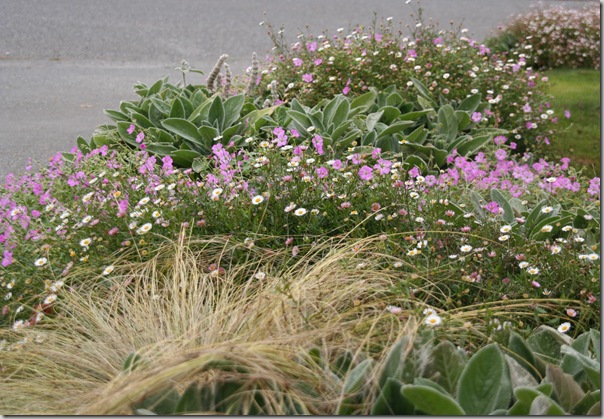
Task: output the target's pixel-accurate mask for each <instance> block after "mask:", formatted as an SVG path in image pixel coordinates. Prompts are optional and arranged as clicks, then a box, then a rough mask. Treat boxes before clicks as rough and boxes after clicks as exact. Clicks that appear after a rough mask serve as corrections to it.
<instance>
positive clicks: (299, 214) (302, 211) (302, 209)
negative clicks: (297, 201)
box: [294, 208, 306, 217]
mask: <svg viewBox="0 0 604 419" xmlns="http://www.w3.org/2000/svg"><path fill="white" fill-rule="evenodd" d="M294 214H296V215H297V216H298V217H301V216H303V215H304V214H306V209H305V208H298V209H297V210H296V211H294Z"/></svg>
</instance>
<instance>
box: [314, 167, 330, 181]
mask: <svg viewBox="0 0 604 419" xmlns="http://www.w3.org/2000/svg"><path fill="white" fill-rule="evenodd" d="M315 172H316V173H317V177H318V178H319V179H323V178H326V177H327V176H328V175H329V172H328V170H327V169H326V168H325V167H323V166H321V167H319V168H318V169H316V170H315Z"/></svg>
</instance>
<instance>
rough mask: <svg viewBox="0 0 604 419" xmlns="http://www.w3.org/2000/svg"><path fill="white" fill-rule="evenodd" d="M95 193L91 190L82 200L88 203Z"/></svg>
mask: <svg viewBox="0 0 604 419" xmlns="http://www.w3.org/2000/svg"><path fill="white" fill-rule="evenodd" d="M93 195H94V192H89V193H87V194H86V195H84V196H83V197H82V202H84V203H86V202H90V200H91V199H92V196H93Z"/></svg>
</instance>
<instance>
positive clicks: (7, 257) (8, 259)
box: [2, 250, 13, 268]
mask: <svg viewBox="0 0 604 419" xmlns="http://www.w3.org/2000/svg"><path fill="white" fill-rule="evenodd" d="M2 256H3V258H2V266H3V267H5V268H6V267H7V266H8V265H10V264H12V263H13V254H12V253H11V252H9V251H8V250H5V251H4V253H3V255H2Z"/></svg>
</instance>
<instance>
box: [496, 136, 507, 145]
mask: <svg viewBox="0 0 604 419" xmlns="http://www.w3.org/2000/svg"><path fill="white" fill-rule="evenodd" d="M506 141H507V138H505V137H504V136H503V135H498V136H497V137H495V138H493V142H494V143H495V144H497V145H501V144H504V143H505V142H506Z"/></svg>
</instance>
